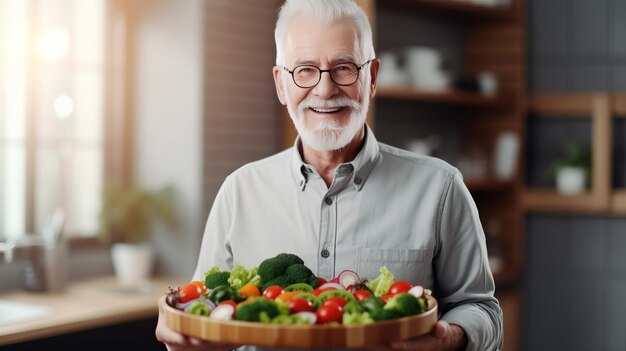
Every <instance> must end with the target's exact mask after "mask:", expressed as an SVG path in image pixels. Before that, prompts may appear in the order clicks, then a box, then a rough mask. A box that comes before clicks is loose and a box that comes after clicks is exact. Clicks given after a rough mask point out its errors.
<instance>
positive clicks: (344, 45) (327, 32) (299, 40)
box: [285, 16, 361, 64]
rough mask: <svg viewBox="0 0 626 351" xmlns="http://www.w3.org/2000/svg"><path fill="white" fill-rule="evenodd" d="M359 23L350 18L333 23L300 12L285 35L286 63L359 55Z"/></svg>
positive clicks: (331, 59) (355, 56)
mask: <svg viewBox="0 0 626 351" xmlns="http://www.w3.org/2000/svg"><path fill="white" fill-rule="evenodd" d="M359 47H360V45H359V39H358V35H357V33H356V27H355V26H354V24H353V23H352V21H351V20H350V19H349V18H342V19H340V20H338V21H335V22H333V23H331V24H323V23H321V22H317V21H315V20H312V19H309V18H306V17H303V16H299V17H297V18H295V19H294V20H293V21H292V22H291V23H290V25H289V27H288V31H287V35H286V37H285V48H286V50H285V55H286V57H285V58H286V63H292V64H293V63H294V62H296V61H298V62H307V63H319V61H320V60H325V61H329V62H332V61H337V60H341V59H344V60H345V59H349V60H352V61H355V60H358V59H360V57H359V56H361V55H360V52H359V50H358V49H359Z"/></svg>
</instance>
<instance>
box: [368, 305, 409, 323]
mask: <svg viewBox="0 0 626 351" xmlns="http://www.w3.org/2000/svg"><path fill="white" fill-rule="evenodd" d="M370 315H371V316H372V318H373V319H374V320H375V321H386V320H389V319H395V318H400V317H402V313H400V312H398V311H396V310H388V309H385V308H380V309H377V310H374V311H372V312H370Z"/></svg>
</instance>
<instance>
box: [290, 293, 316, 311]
mask: <svg viewBox="0 0 626 351" xmlns="http://www.w3.org/2000/svg"><path fill="white" fill-rule="evenodd" d="M287 307H289V312H291V313H298V312H315V307H313V304H312V303H311V301H309V300H307V299H305V298H302V297H294V298H293V299H290V300H287Z"/></svg>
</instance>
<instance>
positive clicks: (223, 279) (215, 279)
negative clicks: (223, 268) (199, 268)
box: [204, 271, 230, 289]
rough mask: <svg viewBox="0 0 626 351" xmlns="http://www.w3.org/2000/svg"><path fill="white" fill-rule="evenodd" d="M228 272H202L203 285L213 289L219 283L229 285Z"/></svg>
mask: <svg viewBox="0 0 626 351" xmlns="http://www.w3.org/2000/svg"><path fill="white" fill-rule="evenodd" d="M229 277H230V272H220V271H209V272H207V273H205V274H204V285H205V286H206V287H207V289H215V288H217V287H218V286H220V285H229V284H228V278H229Z"/></svg>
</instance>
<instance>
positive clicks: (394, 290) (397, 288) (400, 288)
mask: <svg viewBox="0 0 626 351" xmlns="http://www.w3.org/2000/svg"><path fill="white" fill-rule="evenodd" d="M412 287H413V285H411V283H409V282H407V281H405V280H398V281H397V282H395V283H393V284H391V286H390V287H389V293H390V294H392V295H395V294H399V293H404V292H407V291H409V290H410V289H411V288H412Z"/></svg>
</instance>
